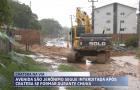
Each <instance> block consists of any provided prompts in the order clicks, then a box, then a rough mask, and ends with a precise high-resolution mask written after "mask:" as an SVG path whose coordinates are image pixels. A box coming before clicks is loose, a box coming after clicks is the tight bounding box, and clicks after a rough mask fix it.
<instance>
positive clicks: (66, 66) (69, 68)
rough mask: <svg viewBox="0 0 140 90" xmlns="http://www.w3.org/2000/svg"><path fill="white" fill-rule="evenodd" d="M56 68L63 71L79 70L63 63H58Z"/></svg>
mask: <svg viewBox="0 0 140 90" xmlns="http://www.w3.org/2000/svg"><path fill="white" fill-rule="evenodd" d="M58 70H59V71H64V72H71V71H79V69H77V68H75V67H72V66H68V65H64V64H61V65H59V67H58Z"/></svg>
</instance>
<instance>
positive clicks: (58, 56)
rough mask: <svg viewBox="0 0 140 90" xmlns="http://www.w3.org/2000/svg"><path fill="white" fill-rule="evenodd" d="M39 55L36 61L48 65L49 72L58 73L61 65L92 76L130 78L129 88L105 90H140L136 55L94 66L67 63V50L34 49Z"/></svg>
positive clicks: (87, 63)
mask: <svg viewBox="0 0 140 90" xmlns="http://www.w3.org/2000/svg"><path fill="white" fill-rule="evenodd" d="M32 51H33V52H35V53H37V55H36V57H34V59H35V60H36V61H38V62H40V63H43V64H45V65H46V67H47V68H49V71H58V67H59V65H61V64H64V65H69V66H72V67H73V68H77V69H79V71H88V72H90V73H91V75H92V76H124V75H127V76H128V81H129V82H128V87H105V90H140V62H139V61H138V60H137V59H135V56H134V55H129V56H128V55H127V56H116V57H111V59H112V60H111V61H110V62H108V63H106V64H94V63H91V62H90V61H88V60H86V64H85V63H76V64H74V63H67V58H66V55H67V52H68V51H69V49H67V48H58V47H39V46H34V47H32Z"/></svg>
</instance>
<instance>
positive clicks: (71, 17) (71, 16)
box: [70, 15, 73, 27]
mask: <svg viewBox="0 0 140 90" xmlns="http://www.w3.org/2000/svg"><path fill="white" fill-rule="evenodd" d="M72 19H73V15H70V20H71V27H72V26H73V21H72Z"/></svg>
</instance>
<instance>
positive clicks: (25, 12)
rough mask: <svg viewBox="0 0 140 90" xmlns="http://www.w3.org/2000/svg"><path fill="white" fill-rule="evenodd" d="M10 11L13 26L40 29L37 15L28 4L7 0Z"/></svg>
mask: <svg viewBox="0 0 140 90" xmlns="http://www.w3.org/2000/svg"><path fill="white" fill-rule="evenodd" d="M9 3H10V8H11V12H12V21H13V26H15V27H18V28H26V29H40V28H41V27H40V24H39V22H38V18H37V15H36V14H34V13H33V12H32V10H31V8H30V7H29V6H28V5H25V4H20V3H19V2H16V1H13V0H9Z"/></svg>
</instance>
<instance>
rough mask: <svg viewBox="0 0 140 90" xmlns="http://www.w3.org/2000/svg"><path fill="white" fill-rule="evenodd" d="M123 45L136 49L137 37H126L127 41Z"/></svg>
mask: <svg viewBox="0 0 140 90" xmlns="http://www.w3.org/2000/svg"><path fill="white" fill-rule="evenodd" d="M125 45H126V46H127V47H138V37H137V35H136V36H131V37H128V39H127V40H126V41H125Z"/></svg>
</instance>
